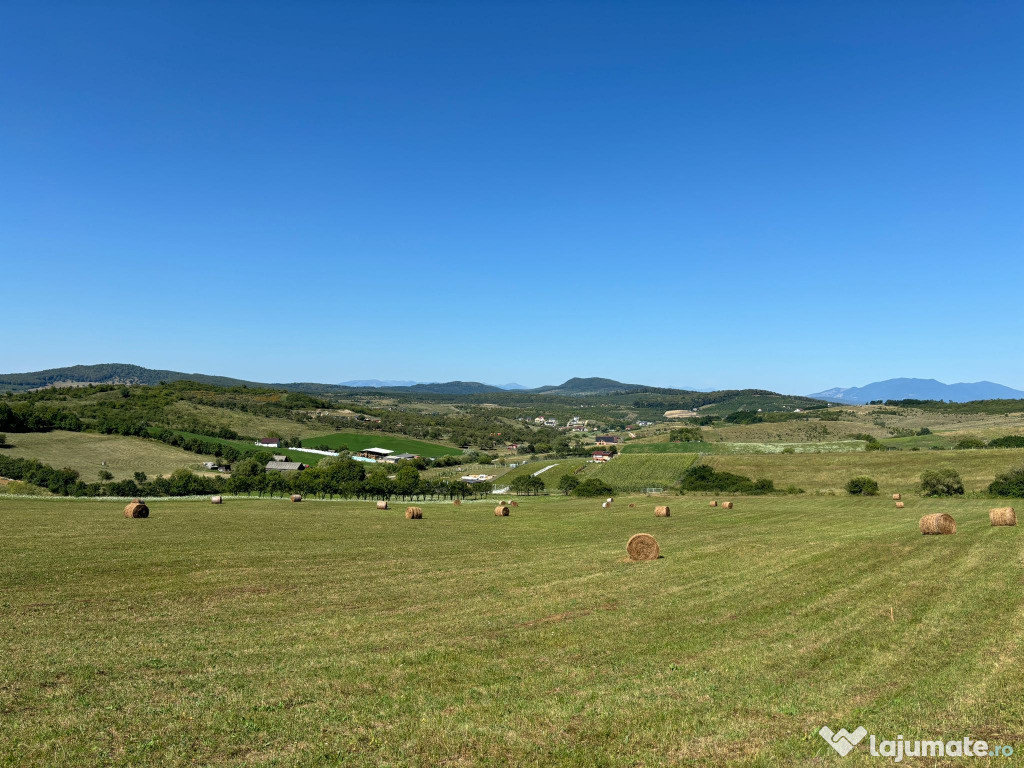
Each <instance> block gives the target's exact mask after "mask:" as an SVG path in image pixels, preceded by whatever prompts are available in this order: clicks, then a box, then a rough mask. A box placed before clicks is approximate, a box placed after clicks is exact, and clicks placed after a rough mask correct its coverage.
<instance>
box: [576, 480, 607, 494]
mask: <svg viewBox="0 0 1024 768" xmlns="http://www.w3.org/2000/svg"><path fill="white" fill-rule="evenodd" d="M614 493H615V489H614V488H612V487H611V486H610V485H608V483H605V482H603V481H601V480H598V479H597V478H596V477H592V478H590V479H589V480H584V481H583V482H582V483H580V484H579V485H577V486H576V488H575V489H574V490H573V492H572V494H573V496H611V495H612V494H614Z"/></svg>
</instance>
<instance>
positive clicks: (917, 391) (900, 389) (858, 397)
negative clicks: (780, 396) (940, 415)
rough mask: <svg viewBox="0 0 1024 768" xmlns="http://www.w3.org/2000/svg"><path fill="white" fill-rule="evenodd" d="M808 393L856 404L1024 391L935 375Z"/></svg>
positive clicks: (1014, 395) (958, 399) (1009, 396)
mask: <svg viewBox="0 0 1024 768" xmlns="http://www.w3.org/2000/svg"><path fill="white" fill-rule="evenodd" d="M808 397H815V398H818V399H819V400H829V401H830V402H834V403H850V404H852V405H863V404H864V403H868V402H871V401H872V400H949V401H952V402H954V403H966V402H969V401H971V400H1016V399H1019V398H1024V392H1022V391H1021V390H1019V389H1012V388H1010V387H1007V386H1004V385H1002V384H996V383H994V382H991V381H976V382H973V383H960V384H943V383H942V382H941V381H936V380H935V379H886V380H885V381H875V382H872V383H871V384H865V385H864V386H863V387H833V388H832V389H826V390H825V391H823V392H817V393H815V394H813V395H808Z"/></svg>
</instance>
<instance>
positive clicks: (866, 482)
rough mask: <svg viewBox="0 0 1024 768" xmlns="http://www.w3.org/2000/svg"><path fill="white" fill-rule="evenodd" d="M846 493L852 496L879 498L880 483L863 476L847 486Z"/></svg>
mask: <svg viewBox="0 0 1024 768" xmlns="http://www.w3.org/2000/svg"><path fill="white" fill-rule="evenodd" d="M846 492H847V493H848V494H850V495H851V496H877V495H878V483H877V482H875V481H874V480H872V479H871V478H870V477H864V476H863V475H861V476H859V477H855V478H853V479H852V480H850V481H849V482H848V483H847V484H846Z"/></svg>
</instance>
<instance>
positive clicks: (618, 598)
mask: <svg viewBox="0 0 1024 768" xmlns="http://www.w3.org/2000/svg"><path fill="white" fill-rule="evenodd" d="M624 501H626V499H620V500H618V501H617V503H616V505H615V507H614V508H613V509H611V510H601V509H599V508H597V506H596V502H595V501H593V500H564V499H561V498H555V499H542V500H536V499H529V500H525V501H522V502H521V504H522V506H520V507H519V508H517V509H516V510H513V514H512V516H511V517H509V518H494V517H493V515H492V514H491V510H490V505H488V504H483V503H481V504H465V505H463V506H462V507H459V508H456V507H453V506H451V505H448V504H445V505H441V504H436V505H435V504H429V503H427V504H423V505H422V506H423V507H424V510H425V519H424V520H422V521H418V522H415V523H411V522H409V521H406V520H404V519H403V518H402V516H401V512H400V511H394V512H388V513H378V512H376V511H374V510H371V509H369V507H370V506H371V505H370V504H369V503H366V502H364V503H344V502H338V503H308V504H303V505H301V508H299V506H298V505H292V504H289V503H287V502H283V501H263V502H258V501H255V500H253V501H243V500H235V499H228V501H227V504H226V505H225V506H224V507H223V508H219V509H211V507H210V506H209V504H204V503H197V502H191V503H190V502H157V503H154V504H153V512H152V517H151V518H150V519H149V520H144V521H129V520H124V519H123V518H122V517H121V515H120V511H121V510H120V505H119V504H111V503H108V502H89V501H65V500H57V501H27V500H3V499H0V526H2V528H3V530H4V531H5V536H4V537H0V583H3V584H4V585H5V586H4V594H3V601H2V602H0V644H2V646H3V647H4V649H5V653H4V664H3V669H4V684H3V686H0V711H2V712H3V713H4V728H3V729H0V756H3V762H4V764H9V765H19V766H37V765H38V766H43V765H46V766H49V765H57V764H64V765H79V766H90V765H96V766H99V765H104V766H106V765H121V766H127V765H131V766H147V765H152V766H157V765H159V766H185V765H195V764H204V765H214V766H226V765H232V766H235V765H247V766H264V765H300V764H301V765H312V764H323V763H331V764H340V763H344V764H346V765H353V766H364V765H365V766H377V765H382V764H388V765H439V764H452V765H467V766H468V765H481V764H486V765H495V766H497V765H522V766H531V765H533V766H553V765H573V766H592V765H603V766H612V767H615V766H661V765H666V764H676V765H693V766H697V765H724V764H729V765H761V766H788V765H807V764H814V765H836V766H858V765H863V766H868V765H877V764H878V759H877V758H871V757H869V756H868V755H867V753H866V743H865V744H862V745H861V747H859V748H858V750H857V751H856V752H854V753H853V754H852V755H850V756H848V757H846V758H839V757H838V756H836V755H835V754H834V753H833V752H832V751H831V749H830V748H829V747H828V746H827V745H826V744H825V743H824V741H822V740H821V739H820V738H819V737H818V736H817V735H816V731H817V730H818V729H819V728H820V727H821V726H822V725H825V724H828V725H831V726H832V727H833V728H838V727H840V726H845V727H849V728H851V729H852V728H853V727H854V726H856V725H864V726H865V727H866V728H868V730H869V731H871V732H873V733H877V734H879V736H880V738H895V736H896V734H903V735H904V736H906V737H908V738H932V737H938V736H940V735H941V736H943V737H945V738H960V737H962V736H963V735H971V736H973V737H976V738H977V737H980V738H987V739H988V740H989V741H990V742H991V743H1014V741H1016V742H1017V743H1018V746H1019V742H1020V734H1021V733H1024V672H1022V671H1021V670H1022V662H1024V592H1022V591H1021V590H1020V586H1019V585H1020V580H1021V575H1022V569H1024V538H1022V529H1021V528H990V527H989V526H988V522H987V518H986V509H987V507H988V506H989V504H988V503H987V502H984V501H970V500H968V501H964V500H960V501H952V502H951V501H928V502H925V501H922V500H919V499H913V500H911V501H910V503H909V504H908V507H907V508H906V509H905V510H895V509H893V507H892V503H891V502H889V501H885V500H881V499H878V500H871V499H849V498H836V499H821V498H815V499H809V498H808V499H799V498H752V499H738V500H737V508H736V510H734V511H732V512H724V511H715V512H709V510H708V509H707V508H706V507H705V506H704V502H703V501H697V500H696V499H694V500H690V499H686V498H684V499H674V500H672V501H671V504H672V517H671V518H667V519H655V518H654V517H653V515H652V507H653V503H654V502H653V500H649V499H647V500H644V499H642V498H640V499H638V501H639V502H640V503H639V506H638V508H637V509H635V510H630V509H628V507H627V505H626V504H625V503H623V502H624ZM928 511H948V512H951V513H952V514H954V515H955V516H956V518H957V520H958V522H959V525H960V531H959V533H958V534H957V535H955V536H944V537H922V536H920V535H919V534H918V533H917V529H916V521H917V518H918V516H919V515H920V514H922V513H924V512H928ZM638 530H646V531H649V532H652V533H654V534H656V535H657V537H658V539H659V542H660V544H661V547H662V554H663V555H664V557H663V558H662V559H660V560H658V561H656V562H651V563H629V562H623V556H624V545H625V542H626V539H627V538H628V537H629V536H630V535H631V534H632V533H634V532H636V531H638ZM382 553H386V556H384V557H382V556H381V555H382ZM890 609H891V610H892V616H893V618H894V619H895V620H894V621H893V620H890Z"/></svg>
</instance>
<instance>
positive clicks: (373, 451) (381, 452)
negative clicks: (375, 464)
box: [356, 448, 394, 461]
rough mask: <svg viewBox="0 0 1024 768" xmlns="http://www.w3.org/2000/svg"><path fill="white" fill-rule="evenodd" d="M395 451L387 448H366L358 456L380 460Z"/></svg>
mask: <svg viewBox="0 0 1024 768" xmlns="http://www.w3.org/2000/svg"><path fill="white" fill-rule="evenodd" d="M393 453H394V451H389V450H388V449H387V448H364V449H363V450H361V451H360V452H359V453H357V454H356V456H361V457H362V458H364V459H373V460H374V461H380V460H382V459H386V458H387V457H388V456H390V455H391V454H393Z"/></svg>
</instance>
